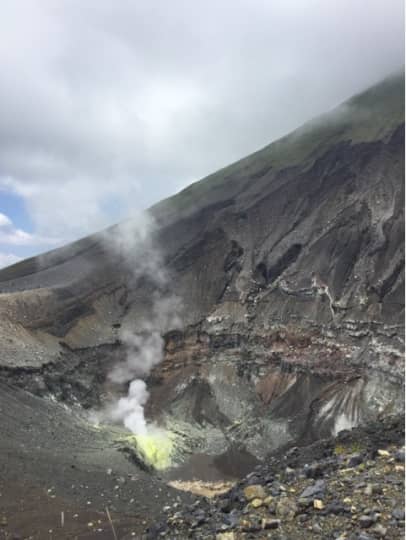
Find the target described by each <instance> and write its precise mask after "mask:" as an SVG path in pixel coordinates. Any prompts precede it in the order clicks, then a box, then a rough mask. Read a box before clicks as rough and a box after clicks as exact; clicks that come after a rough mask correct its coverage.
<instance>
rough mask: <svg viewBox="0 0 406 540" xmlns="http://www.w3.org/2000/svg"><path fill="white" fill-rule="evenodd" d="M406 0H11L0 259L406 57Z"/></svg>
mask: <svg viewBox="0 0 406 540" xmlns="http://www.w3.org/2000/svg"><path fill="white" fill-rule="evenodd" d="M402 5H403V2H402V0H385V1H382V0H222V1H221V2H219V1H218V0H216V1H214V0H204V1H203V0H202V1H201V0H195V1H193V2H192V1H190V0H183V1H181V0H170V1H168V0H154V1H151V0H131V1H130V0H120V1H119V2H117V1H115V0H87V1H86V2H83V0H58V1H57V2H55V0H2V2H1V17H0V34H1V40H0V118H1V122H0V266H4V265H6V264H10V263H12V262H13V261H15V260H18V259H19V258H22V257H26V256H29V255H31V254H36V253H39V252H41V251H45V250H48V249H51V248H53V247H55V246H57V245H60V244H62V243H64V242H67V241H69V240H72V239H74V238H78V237H80V236H83V235H85V234H88V233H90V232H94V231H96V230H98V229H100V228H102V227H105V226H107V225H109V224H111V223H114V222H116V221H119V220H120V219H123V218H125V217H128V216H129V215H131V213H133V212H136V211H137V210H139V209H141V208H145V207H148V206H149V205H151V204H152V203H154V202H156V201H157V200H159V199H161V198H162V197H165V196H168V195H170V194H173V193H175V192H176V191H178V190H180V189H181V188H183V187H185V186H186V185H187V184H188V183H190V182H192V181H194V180H197V179H199V178H201V177H203V176H205V175H207V174H208V173H210V172H213V171H214V170H216V169H217V168H219V167H221V166H224V165H226V164H228V163H230V162H232V161H234V160H236V159H238V158H240V157H243V156H244V155H246V154H249V153H250V152H252V151H254V150H256V149H258V148H259V147H261V146H263V145H265V144H267V143H269V142H270V141H271V140H273V139H275V138H278V137H279V136H281V135H283V134H285V133H287V132H289V131H290V130H291V129H293V128H295V127H296V126H298V125H299V124H301V123H303V122H304V121H306V120H308V119H309V118H311V117H313V116H315V115H317V114H319V113H321V112H323V111H325V110H328V109H329V108H332V107H333V106H335V105H337V104H338V103H339V102H341V101H343V100H344V99H346V98H347V97H349V96H350V95H352V94H353V93H355V92H357V91H360V90H362V89H363V88H365V87H366V86H368V85H370V84H372V83H374V82H376V81H378V80H379V79H381V78H383V77H384V76H385V75H387V74H389V73H391V72H393V71H396V70H398V69H399V68H401V67H402V65H403V61H404V59H403V54H404V46H403V35H404V30H403V20H404V16H403V11H402V10H403V8H402Z"/></svg>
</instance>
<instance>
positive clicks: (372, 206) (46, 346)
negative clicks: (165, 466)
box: [0, 76, 404, 538]
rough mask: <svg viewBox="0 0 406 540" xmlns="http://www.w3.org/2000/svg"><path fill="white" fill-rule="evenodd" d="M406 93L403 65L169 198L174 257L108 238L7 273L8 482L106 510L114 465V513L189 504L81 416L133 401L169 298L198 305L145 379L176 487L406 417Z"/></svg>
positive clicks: (162, 222) (164, 226)
mask: <svg viewBox="0 0 406 540" xmlns="http://www.w3.org/2000/svg"><path fill="white" fill-rule="evenodd" d="M403 99H404V84H403V76H396V77H392V78H390V79H387V80H385V81H383V82H382V83H380V84H378V85H376V86H374V87H372V88H370V89H369V90H367V91H366V92H364V93H362V94H360V95H357V96H355V97H354V98H352V99H351V100H349V101H348V102H346V103H344V104H343V105H341V106H340V107H338V108H337V109H336V110H334V111H332V112H330V113H328V114H326V115H324V116H323V117H321V118H319V119H317V120H315V121H313V122H310V123H309V124H306V125H305V126H303V127H301V128H299V129H298V130H297V131H295V132H293V133H292V134H290V135H288V136H287V137H284V138H283V139H280V140H278V141H276V142H274V143H272V144H271V145H269V146H267V147H265V148H264V149H262V150H260V151H259V152H256V153H255V154H253V155H251V156H249V157H247V158H245V159H243V160H241V161H239V162H237V163H235V164H233V165H231V166H230V167H227V168H225V169H222V170H221V171H219V172H217V173H215V174H214V175H212V176H210V177H208V178H206V179H204V180H201V181H200V182H197V183H195V184H193V185H191V186H190V187H188V188H187V189H185V190H184V191H182V192H180V193H179V194H177V195H175V196H174V197H172V198H170V199H167V200H165V201H162V202H161V203H159V204H158V205H156V206H154V207H153V208H151V209H150V210H149V215H150V216H152V218H153V220H154V222H155V227H154V229H153V231H152V232H151V235H150V238H149V240H148V242H149V243H150V244H153V246H154V249H155V250H159V253H160V257H159V259H158V264H153V265H148V264H147V265H144V266H143V271H142V272H138V273H135V274H134V272H133V269H132V268H131V265H129V264H128V260H126V259H128V253H127V252H125V251H121V252H119V253H118V252H116V251H114V250H111V249H110V246H109V243H108V242H106V233H100V234H96V235H93V236H90V237H87V238H84V239H82V240H80V241H78V242H75V243H73V244H70V245H68V246H66V247H63V248H61V249H58V250H55V251H52V252H50V253H47V254H45V255H42V256H41V257H36V258H32V259H28V260H25V261H23V262H21V263H18V264H16V265H13V266H11V267H8V268H6V269H3V270H1V271H0V291H1V295H0V345H1V356H0V374H1V377H2V379H3V381H4V384H5V385H6V386H4V387H3V390H2V394H1V400H2V402H1V406H2V415H1V418H0V429H1V433H2V443H1V452H2V463H3V471H2V473H3V475H2V479H3V482H4V485H5V486H6V485H10V483H7V482H13V483H14V484H12V485H13V486H17V485H20V484H21V481H22V480H21V479H22V478H24V482H27V485H28V484H29V485H30V486H36V487H38V486H40V487H41V489H42V488H44V489H45V488H46V489H50V488H53V489H54V490H55V491H56V492H57V493H58V494H59V495H60V496H61V497H63V498H64V499H63V500H65V501H70V500H71V499H72V498H73V499H74V500H75V502H76V503H78V502H80V504H82V502H83V504H86V503H87V500H86V499H87V498H88V496H89V500H95V499H97V500H98V501H99V502H98V504H101V503H100V493H101V492H103V490H104V491H105V492H106V493H107V492H109V490H110V489H114V486H113V487H112V485H111V482H110V481H109V478H110V477H109V476H108V475H107V474H106V470H107V469H110V468H113V469H114V472H113V477H114V481H113V484H114V485H118V486H119V489H118V491H117V493H116V495H117V496H116V497H115V496H114V495H112V496H111V497H110V499H109V504H110V505H113V510H114V511H117V512H129V511H130V510H129V506H128V505H129V504H130V503H128V501H129V500H133V501H134V500H135V501H136V502H135V503H134V502H133V503H131V504H137V501H138V500H141V499H142V500H143V504H142V506H143V508H140V509H139V510H138V514H139V515H140V516H141V517H140V520H141V521H140V523H142V521H143V520H145V519H146V518H145V516H146V515H147V514H148V516H149V518H151V517H152V516H153V513H154V509H156V508H158V507H161V506H162V505H163V504H165V500H173V498H174V497H175V498H176V497H180V496H181V495H180V494H178V493H177V492H175V491H173V490H171V489H170V488H166V487H165V486H164V485H163V484H162V487H161V488H158V487H157V486H158V484H159V481H158V479H157V477H156V476H154V475H151V474H150V471H149V470H148V467H142V466H140V465H142V463H141V462H140V460H139V456H138V455H137V452H136V451H135V454H134V455H135V459H136V462H137V463H135V464H134V463H130V462H129V461H128V460H126V458H125V454H123V453H120V452H119V450H120V449H122V446H123V445H121V448H120V442H117V441H118V440H119V439H120V437H122V436H123V432H122V431H120V430H119V429H118V428H110V427H106V426H105V427H103V428H102V429H101V430H100V431H98V430H96V428H95V427H94V426H92V425H91V423H90V422H89V421H88V419H87V417H86V415H85V411H86V410H87V409H91V408H98V407H101V406H102V405H103V404H104V403H105V402H106V400H108V399H110V398H111V396H112V395H113V394H119V393H120V392H121V393H125V392H126V388H125V387H118V386H117V385H116V386H115V385H112V383H111V381H109V380H108V378H107V374H108V373H109V371H110V370H111V368H112V366H114V365H117V364H118V363H120V362H123V361H124V360H125V357H126V353H127V351H126V347H125V345H124V344H123V340H122V330H123V328H125V329H127V330H128V329H130V330H131V331H132V332H133V333H134V335H136V334H137V332H141V331H144V326H143V321H145V320H148V319H150V318H151V309H152V298H154V294H158V293H159V295H160V296H161V297H163V298H165V296H166V295H169V294H170V295H176V297H178V298H180V299H181V302H182V312H181V320H182V324H181V325H177V326H178V327H171V326H170V325H169V326H168V325H167V326H163V327H162V328H161V332H162V335H163V340H164V358H163V361H162V362H161V363H160V364H159V365H158V366H156V367H155V368H154V369H153V370H152V372H151V373H150V374H149V376H148V377H147V381H146V382H147V385H148V389H149V391H150V394H151V395H150V399H149V401H148V403H147V407H146V413H147V416H148V418H149V419H150V420H151V421H154V422H155V423H157V424H159V425H161V426H164V427H165V429H166V430H167V432H168V433H170V434H171V436H172V438H173V441H174V448H173V453H172V456H171V459H172V465H173V466H172V467H171V468H170V469H169V470H168V471H165V472H161V473H160V474H161V475H163V476H164V477H165V478H166V479H172V480H173V479H183V480H188V479H191V478H200V479H203V480H210V481H212V480H218V479H222V480H223V479H235V478H238V477H241V476H242V475H243V474H244V473H246V472H248V471H249V470H250V469H252V468H253V467H254V466H255V465H256V464H257V463H258V462H259V461H261V460H262V459H264V458H265V457H266V456H268V455H269V454H270V453H272V452H273V451H276V450H277V448H279V447H281V446H285V445H289V444H296V445H297V444H300V445H302V444H307V443H311V442H313V441H315V440H317V439H320V438H323V437H330V436H332V435H335V434H337V433H338V432H340V431H341V430H343V429H350V428H352V427H355V426H357V425H359V424H362V423H366V422H369V421H376V420H379V418H381V417H384V416H387V415H390V414H393V413H399V412H400V413H401V412H402V411H403V377H404V376H403V340H402V337H403V318H404V303H403V298H404V296H403V289H404V225H403V224H404V209H403V200H404V101H403ZM122 227H123V226H120V225H118V226H115V227H113V228H112V229H110V230H109V231H108V236H109V237H121V232H122ZM137 227H138V225H137V221H136V220H134V223H132V222H131V220H130V221H129V222H128V223H127V224H125V230H126V234H127V235H128V231H130V232H131V231H133V232H134V234H136V231H137ZM130 244H131V243H130ZM142 253H143V256H147V255H148V251H145V252H142ZM130 258H131V257H130ZM131 264H133V261H132V263H131ZM159 265H162V269H163V268H164V269H165V272H166V274H167V276H169V278H168V279H167V280H166V281H165V284H164V285H162V284H161V285H160V286H158V285H157V283H158V282H159V280H157V276H156V275H154V274H155V273H159V271H160V268H159ZM158 289H159V290H158ZM117 429H118V431H117ZM115 430H116V431H115ZM136 450H137V449H136ZM131 455H133V454H131ZM134 455H133V457H134ZM67 470H68V471H69V474H68V473H67V472H66V471H67ZM114 474H115V475H116V476H114ZM81 475H82V476H81ZM98 475H101V476H103V478H104V479H107V480H106V484H103V481H104V480H103V481H102V480H100V481H99V480H97V481H96V479H98V478H99V476H98ZM126 475H127V476H126ZM128 475H130V476H131V475H132V476H131V477H135V478H137V479H138V481H136V482H133V483H132V484H131V485H130V487H129V488H128V490H129V491H131V493H132V496H131V499H130V498H127V497H125V496H121V495H119V493H121V487H120V486H121V484H120V483H118V484H117V480H116V479H117V478H125V479H128V478H129V477H128ZM75 478H76V480H75ZM109 482H110V483H109ZM19 483H20V484H19ZM127 484H128V480H125V482H124V483H123V484H122V485H124V486H126V485H127ZM72 485H75V486H76V491H75V490H73V492H72V489H71V486H72ZM78 485H80V486H83V485H86V486H87V488H86V489H87V491H86V492H85V491H84V488H83V489H78V488H77V486H78ZM101 485H104V486H105V487H103V489H102V490H101V487H100V486H101ZM146 486H147V487H146ZM3 489H4V486H3ZM23 489H26V487H25V486H24V487H23ZM123 489H124V488H123ZM159 489H161V491H159ZM145 490H147V491H145ZM79 492H80V494H79ZM80 497H82V499H83V501H82V499H80ZM91 497H93V499H92V498H91ZM106 497H109V496H108V495H106ZM156 497H157V498H156ZM182 497H187V496H186V495H182ZM148 505H149V506H148ZM130 506H131V505H130ZM85 537H86V536H83V538H85ZM89 537H90V536H89ZM100 537H101V536H98V538H100ZM80 538H82V536H80Z"/></svg>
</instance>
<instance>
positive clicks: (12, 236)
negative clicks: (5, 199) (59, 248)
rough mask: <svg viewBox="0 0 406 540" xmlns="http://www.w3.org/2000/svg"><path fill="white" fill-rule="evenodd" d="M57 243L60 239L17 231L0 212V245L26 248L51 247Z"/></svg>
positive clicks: (9, 220)
mask: <svg viewBox="0 0 406 540" xmlns="http://www.w3.org/2000/svg"><path fill="white" fill-rule="evenodd" d="M58 242H60V239H57V238H46V237H43V236H39V235H34V234H30V233H28V232H26V231H23V230H22V229H18V228H17V227H15V226H14V224H13V222H12V221H11V219H10V218H9V217H8V216H6V215H5V214H3V213H1V212H0V244H3V245H4V244H7V245H12V246H27V245H53V244H56V243H58Z"/></svg>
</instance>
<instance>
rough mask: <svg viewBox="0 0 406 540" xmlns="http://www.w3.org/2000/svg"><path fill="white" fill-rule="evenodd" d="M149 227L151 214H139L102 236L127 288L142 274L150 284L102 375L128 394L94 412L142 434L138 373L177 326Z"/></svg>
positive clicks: (155, 360) (152, 362)
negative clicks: (143, 306)
mask: <svg viewBox="0 0 406 540" xmlns="http://www.w3.org/2000/svg"><path fill="white" fill-rule="evenodd" d="M154 228H155V227H154V224H153V221H152V219H151V217H150V216H148V215H146V214H143V215H142V216H141V217H139V218H138V219H136V220H131V221H128V222H125V223H124V224H122V225H119V226H117V227H115V228H114V229H110V230H109V231H107V232H106V233H105V235H104V241H105V245H106V246H107V248H108V249H109V250H110V251H111V252H112V253H113V254H114V256H115V257H116V259H117V264H120V265H124V267H125V269H126V271H127V272H129V281H130V287H131V286H136V285H137V281H138V280H139V279H141V278H143V279H147V280H148V282H149V283H150V284H151V285H152V287H153V289H154V292H153V294H152V298H151V303H152V306H151V307H150V308H148V313H147V314H146V315H145V317H143V318H142V319H141V320H139V319H137V320H136V321H134V320H131V321H126V322H125V323H124V324H123V327H122V328H121V330H120V334H119V337H120V340H121V342H122V344H123V345H124V347H125V350H126V358H125V360H124V361H123V362H121V363H120V364H118V365H116V366H115V367H114V368H113V369H112V370H111V372H110V373H109V374H108V379H109V380H110V381H112V382H113V383H117V384H125V383H128V382H129V383H130V384H129V388H128V394H127V396H126V397H122V398H120V399H118V401H116V402H113V403H110V404H109V405H107V406H106V407H105V408H104V409H103V410H102V411H101V412H99V413H98V415H97V417H98V420H110V421H113V422H117V423H123V424H124V425H125V426H126V427H127V428H128V429H129V430H130V431H132V432H133V433H134V434H136V435H145V434H146V433H147V430H148V426H147V422H146V419H145V415H144V407H145V404H146V402H147V401H148V397H149V392H148V390H147V385H146V383H145V381H144V380H143V378H145V377H146V376H148V374H149V373H150V372H151V370H152V369H153V368H154V367H155V366H156V365H157V364H159V363H160V362H161V361H162V359H163V348H164V340H163V338H162V334H164V333H165V332H167V331H168V330H170V329H172V328H176V327H179V325H180V318H179V315H178V313H179V311H180V307H181V306H180V299H179V298H178V297H176V296H175V295H173V294H172V293H171V292H170V291H169V290H168V284H169V282H170V280H169V277H168V274H167V272H166V270H165V265H164V260H163V256H162V254H161V252H160V250H159V249H158V247H157V245H156V244H155V243H154V240H153V233H154Z"/></svg>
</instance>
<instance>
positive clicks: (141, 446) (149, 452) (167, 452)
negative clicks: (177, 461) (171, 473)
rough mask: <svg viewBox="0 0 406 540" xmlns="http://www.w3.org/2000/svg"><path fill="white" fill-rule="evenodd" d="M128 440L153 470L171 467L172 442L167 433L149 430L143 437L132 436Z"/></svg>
mask: <svg viewBox="0 0 406 540" xmlns="http://www.w3.org/2000/svg"><path fill="white" fill-rule="evenodd" d="M129 439H130V440H131V441H132V443H133V444H134V445H135V446H136V447H137V450H138V452H139V454H140V455H141V457H142V458H143V459H144V461H145V462H146V463H148V464H149V465H152V467H154V468H155V469H158V470H162V469H167V468H168V467H169V466H170V465H171V455H172V451H173V441H172V438H171V436H170V435H169V434H168V433H167V432H165V431H163V430H162V431H161V430H151V431H150V432H149V433H147V434H145V435H132V436H131V437H129Z"/></svg>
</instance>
